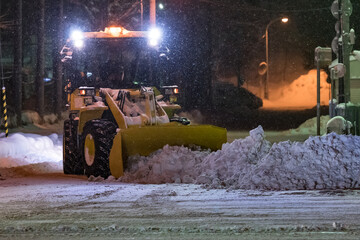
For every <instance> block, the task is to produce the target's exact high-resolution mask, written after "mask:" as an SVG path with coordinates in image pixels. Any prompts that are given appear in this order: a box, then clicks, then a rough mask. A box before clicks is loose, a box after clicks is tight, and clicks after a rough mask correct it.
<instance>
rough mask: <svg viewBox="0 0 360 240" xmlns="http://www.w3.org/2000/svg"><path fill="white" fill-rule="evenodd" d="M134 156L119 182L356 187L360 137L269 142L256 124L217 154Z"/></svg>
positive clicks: (179, 151)
mask: <svg viewBox="0 0 360 240" xmlns="http://www.w3.org/2000/svg"><path fill="white" fill-rule="evenodd" d="M135 160H136V159H135ZM135 160H134V162H133V165H132V167H131V170H130V171H128V172H126V173H125V176H124V177H123V178H121V179H120V181H134V182H142V183H164V182H169V183H173V182H184V183H186V182H193V183H200V184H205V185H206V186H208V187H209V188H227V189H261V190H290V189H336V188H355V187H359V186H360V137H357V136H351V135H337V134H335V133H331V134H328V135H325V136H322V137H310V138H309V139H308V140H306V141H305V142H304V143H300V142H290V141H286V142H280V143H277V144H274V145H272V146H271V144H270V143H269V142H268V141H267V140H266V139H265V134H264V131H263V129H262V127H261V126H259V127H258V128H256V129H254V130H252V131H251V132H250V136H249V137H247V138H245V139H238V140H235V141H234V142H232V143H227V144H224V145H223V149H222V150H220V151H217V152H213V153H208V152H200V151H190V150H189V149H187V148H184V147H169V146H166V147H164V149H162V150H160V151H158V152H156V153H154V154H153V155H152V156H151V157H138V159H137V161H135Z"/></svg>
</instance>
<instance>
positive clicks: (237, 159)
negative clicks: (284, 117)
mask: <svg viewBox="0 0 360 240" xmlns="http://www.w3.org/2000/svg"><path fill="white" fill-rule="evenodd" d="M270 148H271V145H270V142H268V141H267V140H265V133H264V131H263V129H262V127H261V126H260V127H258V128H256V129H254V130H251V131H250V136H248V137H247V138H245V139H237V140H235V141H233V142H232V143H226V144H224V145H223V147H222V150H220V151H217V152H214V153H211V154H209V155H208V156H207V157H206V158H205V159H204V161H203V162H202V163H201V164H200V165H199V166H198V168H199V169H201V171H202V172H201V175H200V176H199V177H198V178H197V183H202V184H206V185H208V186H210V187H212V188H218V187H221V186H224V187H232V186H236V185H238V183H239V182H242V180H241V178H242V175H244V173H246V172H249V171H252V168H253V167H254V165H255V164H256V163H258V162H259V161H261V159H263V158H264V157H265V156H266V154H267V153H268V152H269V150H270Z"/></svg>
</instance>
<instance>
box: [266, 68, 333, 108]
mask: <svg viewBox="0 0 360 240" xmlns="http://www.w3.org/2000/svg"><path fill="white" fill-rule="evenodd" d="M326 78H327V74H326V73H325V72H324V71H321V73H320V86H321V89H320V97H321V99H320V104H321V105H329V92H330V84H328V83H327V82H326ZM316 85H317V71H316V70H310V71H309V72H308V73H307V74H306V75H302V76H300V77H299V78H297V79H295V80H294V81H293V82H292V83H291V84H290V85H288V86H284V87H282V88H280V89H279V90H278V92H270V97H271V99H270V100H266V99H263V108H280V107H282V108H284V107H290V108H293V107H310V108H311V107H314V106H316V98H317V96H316V88H317V87H316ZM276 95H277V97H276Z"/></svg>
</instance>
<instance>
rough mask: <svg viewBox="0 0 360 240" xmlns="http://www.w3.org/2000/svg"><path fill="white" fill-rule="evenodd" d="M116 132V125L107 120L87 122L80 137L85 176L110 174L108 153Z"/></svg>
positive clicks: (105, 175)
mask: <svg viewBox="0 0 360 240" xmlns="http://www.w3.org/2000/svg"><path fill="white" fill-rule="evenodd" d="M115 134H116V125H115V124H114V123H113V122H111V121H108V120H102V119H95V120H91V121H89V122H87V123H86V124H85V126H84V132H83V134H82V139H81V149H82V153H83V154H82V155H83V162H84V166H85V174H86V176H88V177H90V176H94V177H98V176H101V177H103V178H105V179H106V178H107V177H109V176H110V174H111V173H110V166H109V155H110V150H111V147H112V144H113V140H114V137H115Z"/></svg>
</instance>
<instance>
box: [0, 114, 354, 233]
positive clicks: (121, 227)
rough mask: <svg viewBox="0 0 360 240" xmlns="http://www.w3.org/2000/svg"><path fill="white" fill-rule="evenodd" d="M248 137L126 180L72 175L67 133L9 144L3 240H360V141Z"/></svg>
mask: <svg viewBox="0 0 360 240" xmlns="http://www.w3.org/2000/svg"><path fill="white" fill-rule="evenodd" d="M42 127H43V129H46V127H44V126H42ZM314 131H315V130H314V120H311V121H309V122H307V123H304V125H302V126H301V127H300V128H299V129H293V130H289V131H286V132H282V133H281V134H279V133H278V135H281V136H282V138H286V136H288V137H290V136H296V135H301V136H305V135H306V134H309V135H311V134H313V132H314ZM247 135H248V136H244V137H243V138H241V139H231V141H230V142H231V143H230V142H229V143H227V144H226V145H224V147H223V149H222V150H221V151H218V152H215V153H209V152H200V151H191V150H189V149H186V148H182V147H165V148H164V149H163V150H160V151H158V152H156V153H154V154H153V155H152V156H150V157H147V158H144V157H142V158H140V157H135V158H134V159H133V162H134V164H133V165H132V168H131V169H130V171H128V172H127V173H126V175H125V177H123V178H122V179H120V180H119V179H113V178H111V177H110V178H109V179H108V180H103V179H96V178H90V179H86V177H83V176H80V177H78V176H66V175H63V174H62V146H61V145H62V139H61V135H59V134H56V133H54V134H51V135H45V136H43V135H38V134H30V133H16V134H15V133H14V134H12V135H11V136H10V137H9V138H8V139H5V138H0V174H1V176H0V179H1V180H0V212H1V213H2V214H1V215H0V239H22V238H24V239H25V238H26V239H28V238H30V239H31V238H32V239H59V238H63V239H69V238H71V239H119V238H122V239H169V238H172V239H234V238H236V239H238V238H243V239H265V238H266V239H308V238H314V239H358V237H357V236H358V235H359V234H360V223H359V221H358V219H360V210H359V207H358V206H359V204H360V191H359V190H356V188H358V187H359V183H360V180H359V177H360V174H359V173H360V166H359V159H360V138H359V137H355V136H339V135H336V134H329V135H326V136H321V137H310V138H308V139H306V141H304V142H303V141H301V142H293V141H284V142H277V141H272V142H276V143H272V142H270V141H268V140H267V136H266V133H264V132H263V131H262V128H261V127H259V128H257V129H254V130H252V131H251V132H250V133H248V134H247ZM232 136H236V133H234V134H232ZM137 182H141V183H147V184H139V183H137ZM150 183H163V184H150ZM199 183H201V184H199ZM308 189H312V190H308ZM284 190H285V191H284Z"/></svg>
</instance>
